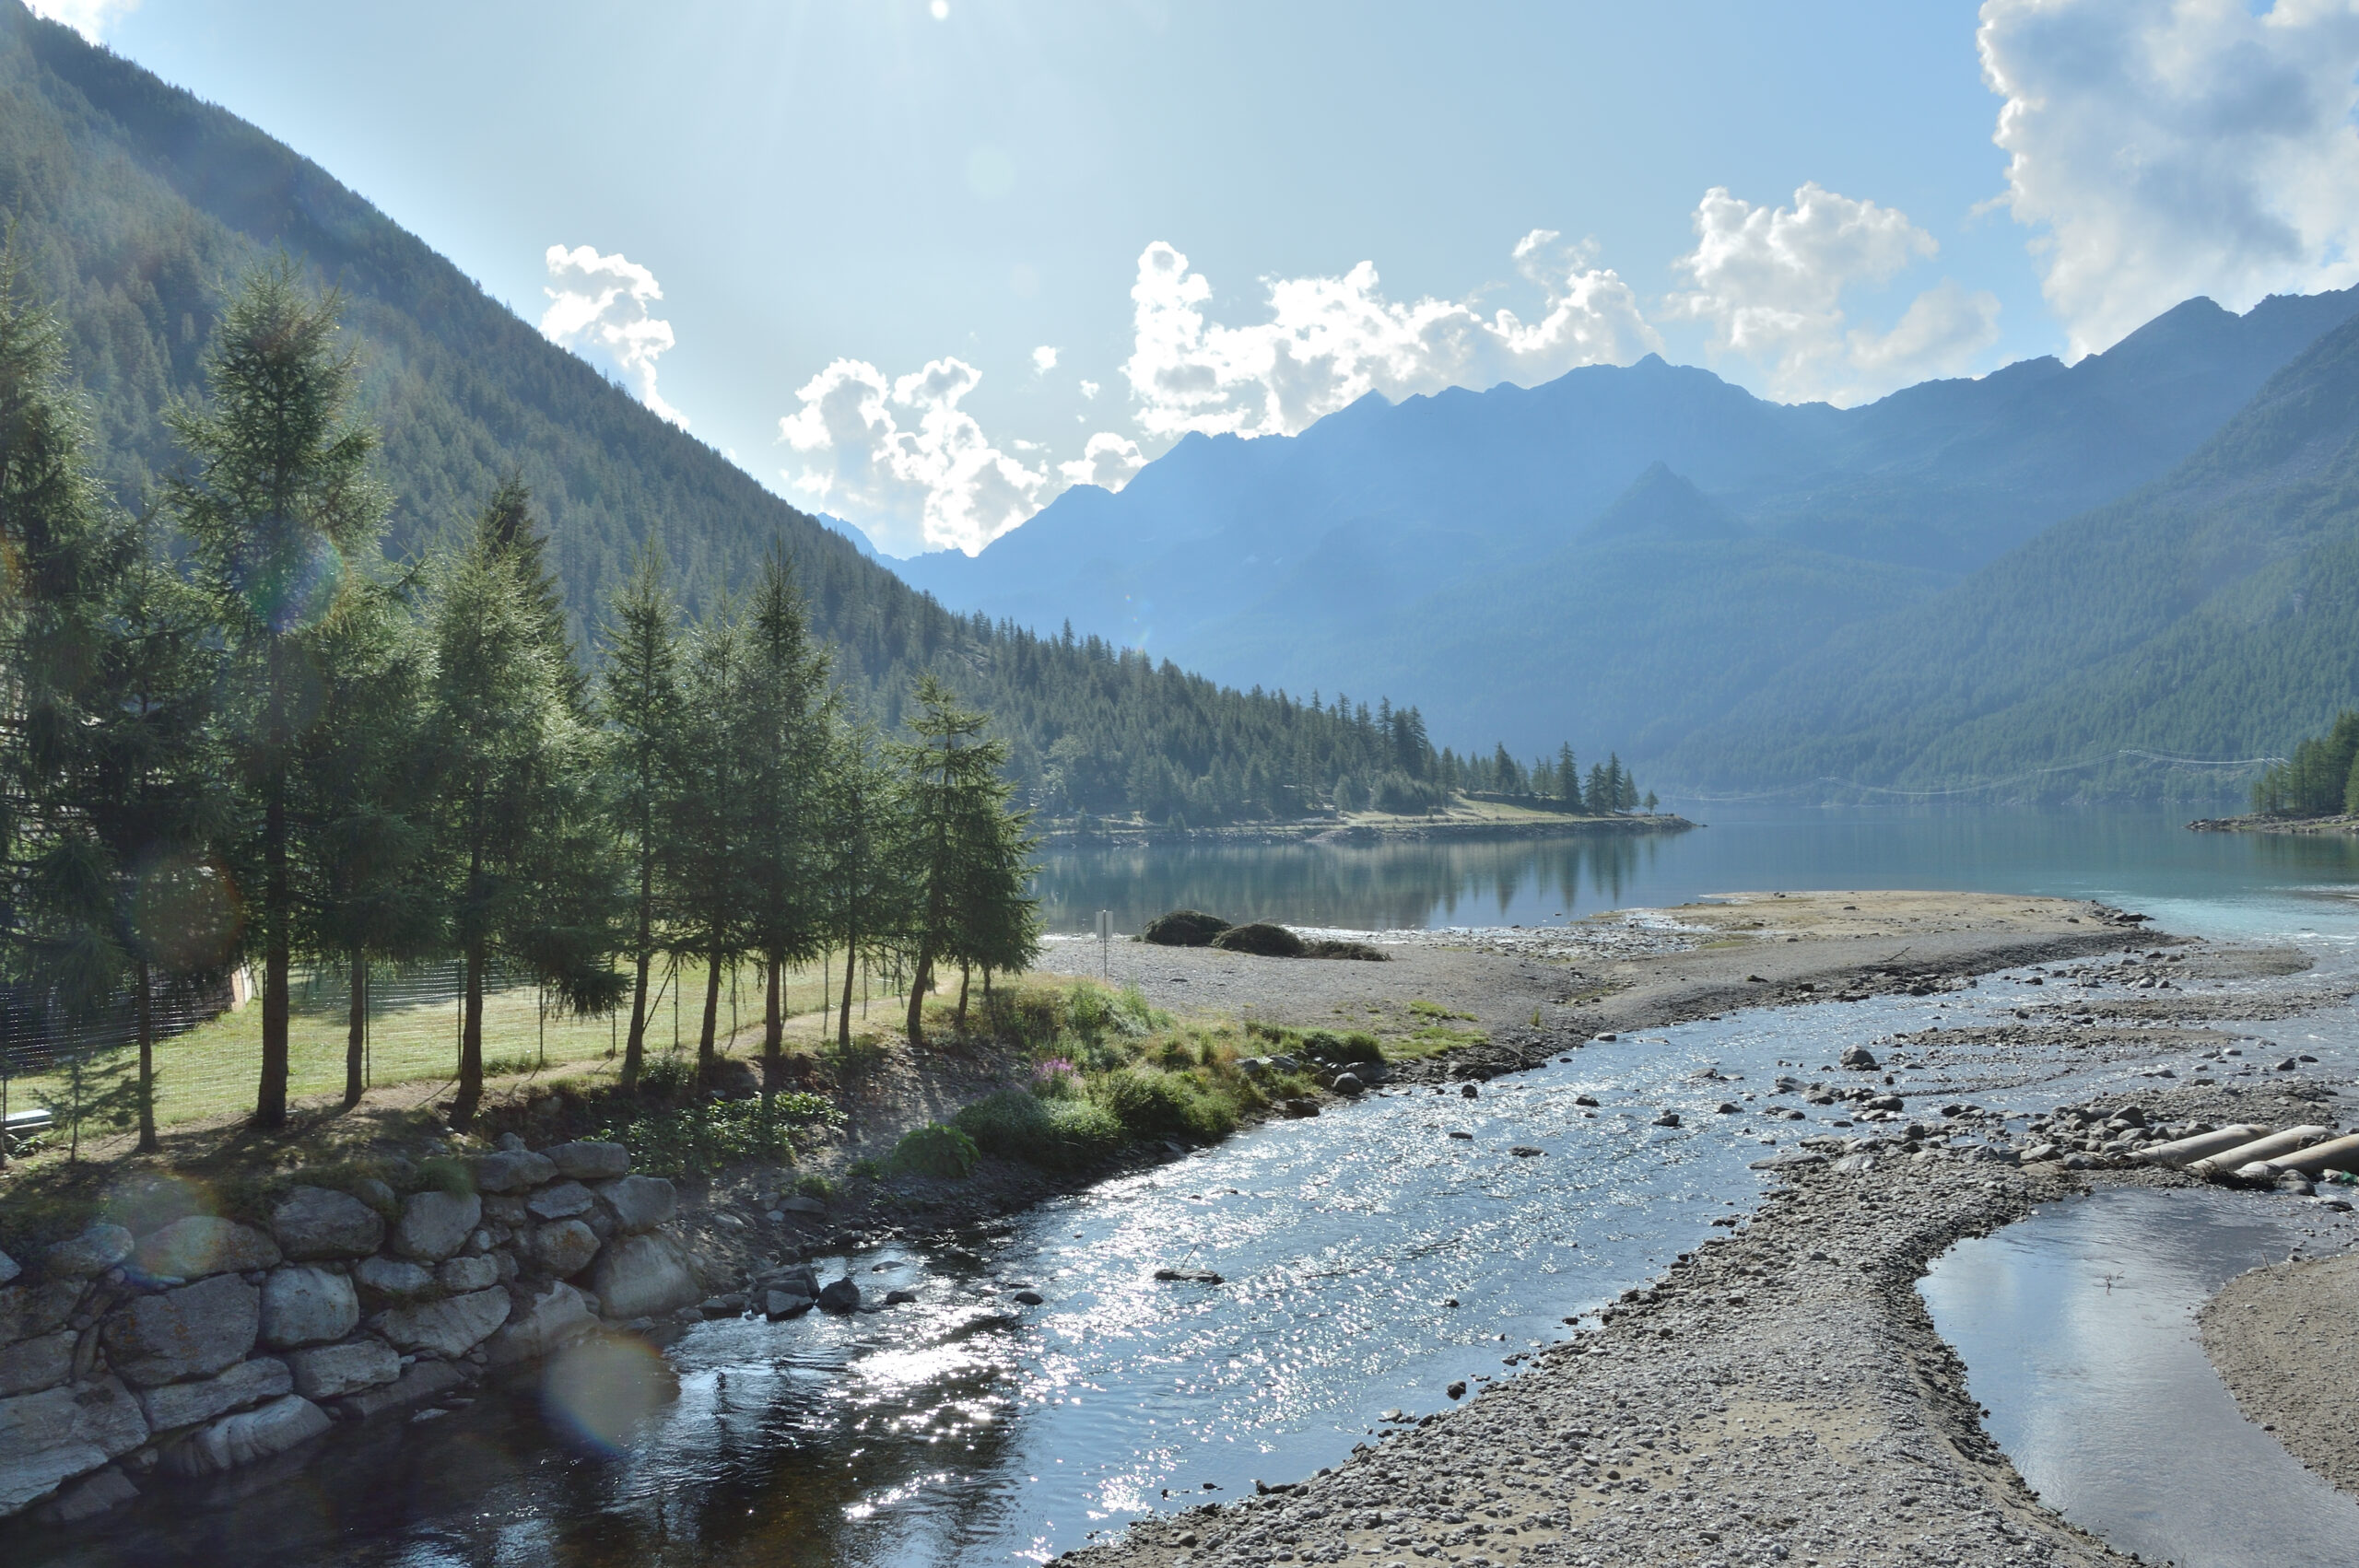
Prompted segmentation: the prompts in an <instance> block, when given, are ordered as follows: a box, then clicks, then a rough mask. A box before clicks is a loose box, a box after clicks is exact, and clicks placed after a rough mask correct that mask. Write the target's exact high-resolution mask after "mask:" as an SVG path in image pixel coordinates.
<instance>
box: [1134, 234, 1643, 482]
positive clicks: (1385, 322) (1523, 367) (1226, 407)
mask: <svg viewBox="0 0 2359 1568" xmlns="http://www.w3.org/2000/svg"><path fill="white" fill-rule="evenodd" d="M1555 240H1556V236H1555V234H1554V233H1552V232H1550V231H1548V230H1545V229H1535V230H1533V231H1532V233H1531V234H1529V235H1527V236H1525V237H1524V239H1523V240H1522V241H1521V242H1520V243H1519V244H1518V245H1517V246H1516V248H1515V260H1516V265H1517V270H1518V271H1519V272H1520V273H1521V274H1522V275H1524V276H1525V278H1527V279H1528V280H1529V281H1531V282H1532V284H1534V285H1535V286H1537V287H1539V288H1540V290H1541V292H1542V297H1543V305H1544V308H1543V311H1542V313H1541V315H1540V317H1539V319H1538V320H1536V321H1533V322H1524V321H1523V320H1522V319H1521V318H1520V317H1519V316H1517V315H1516V313H1515V312H1514V311H1512V310H1496V311H1494V312H1492V313H1491V314H1490V315H1489V316H1487V317H1486V316H1485V315H1483V314H1482V313H1481V312H1480V311H1478V310H1476V309H1475V308H1474V306H1473V304H1472V303H1471V302H1468V301H1461V300H1451V299H1434V298H1424V299H1417V300H1414V301H1411V302H1407V303H1401V302H1396V301H1393V300H1390V299H1387V298H1384V296H1383V295H1382V294H1381V293H1380V292H1379V289H1378V278H1377V274H1376V267H1375V265H1374V263H1368V262H1362V263H1359V265H1357V266H1356V267H1354V268H1352V270H1351V271H1350V272H1348V273H1346V274H1344V275H1343V276H1341V277H1297V278H1274V279H1269V280H1266V284H1265V287H1266V288H1267V290H1268V296H1269V319H1268V320H1267V321H1264V322H1256V323H1253V324H1251V325H1248V326H1236V327H1232V326H1223V325H1220V324H1218V323H1215V322H1207V321H1206V320H1205V317H1204V306H1205V303H1206V302H1207V301H1208V300H1209V299H1210V298H1212V285H1211V284H1210V283H1209V282H1207V281H1206V280H1205V278H1204V276H1203V274H1201V273H1192V272H1190V271H1189V270H1188V258H1187V257H1186V256H1184V255H1181V254H1180V252H1179V251H1177V250H1175V249H1174V248H1173V247H1172V246H1170V245H1168V244H1167V243H1165V242H1163V241H1162V240H1157V241H1156V242H1155V243H1154V244H1152V245H1149V246H1148V247H1147V248H1146V250H1145V251H1144V252H1143V253H1142V254H1141V255H1140V257H1139V270H1138V282H1137V284H1136V285H1135V286H1134V287H1133V288H1132V290H1131V299H1132V302H1133V324H1134V331H1135V336H1134V340H1133V349H1132V353H1131V357H1130V359H1129V360H1128V361H1127V362H1126V363H1125V364H1124V365H1123V367H1122V372H1123V374H1124V376H1125V377H1127V378H1128V380H1129V381H1130V384H1131V393H1132V396H1133V398H1134V399H1135V400H1136V401H1137V404H1138V405H1139V414H1138V420H1139V425H1140V427H1142V428H1143V429H1144V430H1145V431H1147V432H1148V433H1149V434H1151V435H1158V436H1172V435H1179V434H1181V433H1183V432H1186V431H1190V430H1205V431H1236V432H1238V433H1239V434H1243V435H1256V436H1258V435H1270V434H1292V433H1294V432H1296V431H1298V430H1300V429H1302V428H1304V427H1307V426H1309V424H1311V423H1312V422H1313V421H1315V420H1317V419H1318V418H1320V416H1321V415H1327V414H1331V413H1332V412H1334V411H1335V410H1336V409H1339V408H1342V407H1344V406H1346V405H1347V404H1352V403H1354V402H1356V401H1357V400H1358V399H1359V398H1361V397H1363V396H1365V395H1366V394H1367V393H1368V392H1383V393H1385V394H1386V395H1387V396H1389V397H1396V398H1397V397H1402V396H1406V395H1408V394H1410V393H1414V392H1438V391H1439V390H1441V389H1442V388H1444V387H1451V386H1489V385H1492V384H1494V383H1496V382H1498V381H1503V380H1509V381H1518V382H1522V383H1525V384H1529V383H1531V382H1533V381H1538V380H1546V379H1547V378H1549V377H1551V376H1555V375H1556V374H1559V373H1561V372H1563V371H1565V370H1568V369H1572V368H1573V367H1574V366H1577V365H1589V364H1596V363H1599V362H1610V363H1626V362H1627V361H1629V360H1632V359H1635V358H1637V357H1638V356H1639V355H1640V354H1643V353H1645V352H1646V351H1647V350H1649V349H1650V348H1653V347H1655V346H1657V339H1656V337H1655V333H1654V331H1653V329H1652V328H1650V327H1649V326H1648V325H1647V323H1646V322H1645V320H1644V318H1643V317H1642V316H1641V315H1640V313H1639V310H1638V304H1637V296H1636V295H1635V294H1633V293H1632V292H1631V289H1630V287H1629V286H1628V285H1627V284H1625V283H1624V282H1623V281H1622V279H1621V278H1620V277H1619V276H1618V275H1615V274H1614V272H1612V271H1611V270H1608V269H1602V268H1591V267H1590V266H1589V265H1588V262H1589V259H1590V258H1589V252H1588V250H1587V248H1586V247H1579V246H1574V247H1558V246H1557V245H1556V243H1555Z"/></svg>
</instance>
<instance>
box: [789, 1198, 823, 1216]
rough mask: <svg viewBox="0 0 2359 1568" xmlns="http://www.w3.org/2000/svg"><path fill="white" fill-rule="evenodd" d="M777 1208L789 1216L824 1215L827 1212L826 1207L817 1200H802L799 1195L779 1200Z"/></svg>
mask: <svg viewBox="0 0 2359 1568" xmlns="http://www.w3.org/2000/svg"><path fill="white" fill-rule="evenodd" d="M778 1206H779V1208H780V1211H782V1212H785V1213H789V1214H824V1213H826V1212H827V1205H826V1204H825V1203H822V1202H820V1201H819V1200H818V1199H816V1198H804V1197H802V1196H800V1195H798V1196H796V1197H793V1198H781V1199H779V1203H778Z"/></svg>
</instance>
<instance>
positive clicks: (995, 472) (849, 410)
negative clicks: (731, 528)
mask: <svg viewBox="0 0 2359 1568" xmlns="http://www.w3.org/2000/svg"><path fill="white" fill-rule="evenodd" d="M981 380H982V372H981V371H980V370H978V369H975V368H974V367H973V366H972V365H969V364H968V363H966V362H965V361H964V360H961V359H952V358H942V359H934V360H929V361H928V362H927V363H926V365H925V367H924V368H923V369H920V370H916V371H913V372H911V373H910V374H909V375H906V376H900V377H897V378H894V379H892V380H887V379H886V376H885V374H884V372H883V371H881V370H879V369H876V367H875V366H874V365H870V364H867V363H866V362H864V361H862V360H858V359H839V360H837V361H836V362H835V363H834V364H832V365H830V366H828V367H827V369H825V370H822V371H820V372H819V373H818V374H817V375H816V376H814V377H812V378H811V380H809V381H808V382H806V383H805V384H804V386H803V388H802V389H801V390H800V391H798V392H796V393H795V394H794V395H795V397H796V398H797V399H798V400H800V401H801V403H802V404H803V406H802V408H801V409H799V410H797V411H796V412H795V413H793V414H790V415H786V416H785V417H784V418H782V419H780V421H779V437H780V439H782V440H784V441H785V442H786V443H787V444H788V445H789V446H790V447H792V448H793V450H794V451H796V452H797V453H798V454H800V455H801V456H803V457H804V459H806V460H807V461H806V462H805V465H804V467H803V469H802V470H801V471H800V472H796V471H793V470H786V471H783V472H784V473H785V476H786V478H787V479H788V480H789V481H790V482H791V483H792V484H793V485H794V486H795V487H796V488H798V489H800V490H803V491H804V492H805V493H806V494H808V495H811V496H813V497H817V498H818V499H821V500H826V501H828V502H830V503H831V504H833V505H835V506H838V507H839V508H841V509H845V510H850V511H855V512H858V513H860V514H862V516H861V521H860V526H861V528H862V530H863V532H866V533H867V534H868V536H869V537H870V538H871V539H872V540H874V541H875V544H876V547H877V548H878V549H880V550H885V551H887V552H889V553H892V554H896V555H915V554H917V553H919V552H921V551H924V550H939V549H943V548H945V547H947V548H953V549H960V550H965V551H966V552H968V554H969V555H971V554H973V553H974V552H976V551H978V550H980V549H981V548H982V547H983V546H984V545H986V544H990V543H991V542H992V540H993V539H996V538H997V537H999V536H1000V535H1001V534H1003V533H1004V532H1007V531H1008V530H1009V529H1011V528H1014V527H1015V525H1016V524H1018V523H1020V522H1022V521H1025V520H1026V519H1027V518H1029V517H1030V516H1031V515H1032V514H1033V513H1034V512H1037V511H1039V509H1041V508H1042V507H1043V506H1046V505H1047V504H1048V503H1049V502H1050V500H1052V499H1053V498H1055V497H1057V496H1058V495H1059V494H1061V493H1062V492H1063V491H1064V490H1065V489H1066V488H1068V487H1069V486H1074V485H1104V486H1107V487H1108V488H1109V489H1119V488H1121V486H1122V484H1123V483H1124V482H1125V481H1127V480H1128V479H1129V478H1130V476H1131V475H1132V474H1134V473H1136V472H1137V471H1138V469H1139V468H1140V466H1141V465H1142V463H1143V462H1144V459H1143V458H1142V457H1141V456H1140V454H1139V450H1138V448H1137V446H1135V445H1134V444H1133V443H1132V442H1130V441H1128V440H1125V439H1122V438H1121V437H1119V436H1114V435H1110V434H1107V433H1104V432H1101V433H1099V434H1098V435H1096V436H1093V437H1091V438H1090V441H1089V445H1088V448H1087V451H1086V456H1084V457H1083V458H1081V459H1079V460H1077V461H1075V462H1068V463H1065V464H1063V465H1062V467H1061V468H1060V469H1057V470H1053V471H1052V470H1051V469H1050V467H1049V465H1048V464H1047V462H1045V461H1044V462H1041V463H1040V464H1039V466H1034V465H1031V464H1028V463H1027V462H1024V461H1023V460H1022V459H1020V458H1017V457H1015V456H1013V455H1011V454H1010V453H1008V452H1005V451H1001V450H1000V449H999V447H997V446H996V445H994V444H993V443H992V440H991V439H990V438H989V437H987V436H986V435H985V434H984V433H983V427H982V426H981V424H980V422H979V421H978V420H977V419H976V418H975V416H974V415H971V414H968V412H966V411H965V410H964V409H962V408H960V407H959V406H958V404H959V402H960V401H961V400H962V399H964V398H965V397H966V395H967V394H968V392H973V391H974V390H975V387H976V385H977V383H979V382H980V381H981ZM1010 444H1011V445H1013V446H1015V447H1017V448H1019V449H1022V450H1027V451H1039V448H1037V447H1034V446H1032V444H1031V443H1029V442H1023V441H1016V442H1011V443H1010Z"/></svg>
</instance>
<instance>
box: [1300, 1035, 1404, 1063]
mask: <svg viewBox="0 0 2359 1568" xmlns="http://www.w3.org/2000/svg"><path fill="white" fill-rule="evenodd" d="M1302 1048H1303V1049H1304V1050H1305V1051H1307V1052H1309V1054H1310V1055H1311V1056H1313V1057H1315V1058H1317V1059H1319V1060H1320V1061H1323V1062H1325V1063H1327V1064H1328V1065H1329V1066H1331V1067H1340V1066H1346V1065H1349V1064H1352V1063H1356V1062H1380V1061H1382V1060H1383V1059H1384V1051H1383V1049H1382V1048H1381V1047H1379V1046H1378V1045H1377V1043H1376V1036H1373V1035H1363V1034H1358V1033H1354V1034H1349V1035H1338V1034H1336V1033H1335V1032H1334V1031H1332V1030H1331V1029H1313V1030H1311V1031H1310V1033H1309V1034H1307V1035H1305V1036H1303V1037H1302Z"/></svg>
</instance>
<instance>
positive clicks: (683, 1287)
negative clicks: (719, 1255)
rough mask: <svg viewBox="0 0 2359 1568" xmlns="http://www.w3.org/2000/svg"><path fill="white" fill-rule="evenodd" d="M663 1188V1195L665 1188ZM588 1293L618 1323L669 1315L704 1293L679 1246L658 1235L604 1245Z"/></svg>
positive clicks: (624, 1237)
mask: <svg viewBox="0 0 2359 1568" xmlns="http://www.w3.org/2000/svg"><path fill="white" fill-rule="evenodd" d="M624 1179H626V1180H628V1181H638V1180H640V1177H638V1176H628V1177H626V1178H624ZM663 1185H664V1187H665V1188H666V1190H667V1191H668V1189H669V1188H670V1187H671V1184H670V1183H669V1182H666V1183H664V1184H663ZM590 1288H591V1289H592V1290H593V1291H594V1292H596V1293H597V1296H598V1301H599V1305H601V1306H602V1307H603V1308H604V1312H605V1315H606V1316H608V1317H615V1318H624V1319H628V1318H633V1317H650V1316H654V1315H656V1314H657V1313H663V1312H671V1311H674V1310H675V1309H677V1308H679V1307H683V1306H686V1305H688V1304H689V1303H691V1302H693V1301H695V1300H696V1299H697V1298H698V1297H699V1296H701V1295H702V1294H704V1293H703V1292H702V1291H700V1290H698V1289H697V1282H696V1281H695V1280H694V1279H693V1278H691V1277H690V1276H689V1274H688V1266H687V1260H686V1259H684V1258H682V1257H681V1256H680V1249H679V1247H678V1246H676V1245H675V1243H674V1242H673V1241H672V1239H671V1238H670V1237H668V1236H661V1235H622V1236H616V1238H615V1239H614V1240H612V1241H610V1242H608V1243H607V1244H606V1246H604V1249H603V1250H601V1251H600V1252H599V1254H598V1261H597V1262H596V1264H595V1265H593V1268H592V1270H591V1274H590Z"/></svg>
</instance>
